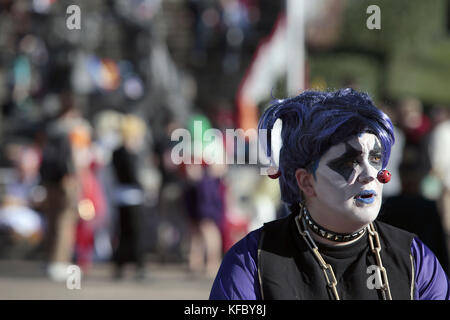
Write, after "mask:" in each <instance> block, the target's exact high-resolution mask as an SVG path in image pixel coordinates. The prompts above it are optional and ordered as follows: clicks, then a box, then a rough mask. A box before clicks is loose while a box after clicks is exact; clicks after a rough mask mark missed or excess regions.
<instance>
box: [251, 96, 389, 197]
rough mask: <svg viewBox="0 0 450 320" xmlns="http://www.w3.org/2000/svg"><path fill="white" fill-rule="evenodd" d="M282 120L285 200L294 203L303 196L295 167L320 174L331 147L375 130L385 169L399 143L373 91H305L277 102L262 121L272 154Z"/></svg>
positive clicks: (283, 195) (283, 192)
mask: <svg viewBox="0 0 450 320" xmlns="http://www.w3.org/2000/svg"><path fill="white" fill-rule="evenodd" d="M277 119H281V120H282V122H283V126H282V130H281V140H282V147H281V150H280V159H279V170H280V172H281V176H280V189H281V198H282V200H283V201H284V202H286V203H287V204H289V205H293V204H297V203H298V202H299V201H301V200H302V198H301V193H300V190H299V188H298V185H297V181H296V178H295V171H296V170H297V169H298V168H305V169H307V170H308V171H309V172H313V173H314V171H315V169H316V167H317V164H318V162H319V160H320V157H321V156H322V155H323V154H324V153H325V152H327V150H328V149H329V148H330V147H331V146H333V145H336V144H339V143H341V142H345V141H347V140H348V139H349V138H350V137H352V136H354V135H356V134H362V133H365V132H369V133H373V134H375V135H376V136H377V137H378V139H379V140H380V142H381V145H382V164H383V169H384V168H385V167H386V165H387V163H388V161H389V156H390V153H391V147H392V145H393V144H394V142H395V138H394V132H393V126H392V122H391V120H390V119H389V117H388V116H387V115H386V114H385V113H384V112H382V111H381V110H379V109H378V108H377V107H375V105H374V104H373V102H372V100H371V99H370V97H369V95H368V94H366V93H362V92H357V91H355V90H353V89H350V88H346V89H339V90H337V91H333V92H321V91H305V92H303V93H302V94H300V95H298V96H296V97H293V98H288V99H284V100H277V101H276V102H275V103H274V104H272V105H271V106H270V107H269V108H268V109H267V110H266V111H265V112H264V113H263V115H262V116H261V119H260V120H259V124H258V129H266V130H267V131H268V134H267V140H268V141H267V150H266V153H267V155H268V156H269V157H270V156H271V153H272V150H271V130H272V127H273V125H274V123H275V121H276V120H277Z"/></svg>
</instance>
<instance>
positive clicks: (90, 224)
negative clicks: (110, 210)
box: [69, 123, 107, 273]
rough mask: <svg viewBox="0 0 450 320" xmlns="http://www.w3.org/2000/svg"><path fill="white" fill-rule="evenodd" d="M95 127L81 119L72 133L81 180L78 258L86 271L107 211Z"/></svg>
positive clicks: (77, 241) (75, 160)
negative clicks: (98, 170) (97, 156)
mask: <svg viewBox="0 0 450 320" xmlns="http://www.w3.org/2000/svg"><path fill="white" fill-rule="evenodd" d="M91 131H92V128H91V127H90V126H88V125H87V124H86V123H80V124H79V125H78V126H76V127H74V128H73V129H72V130H71V131H70V133H69V139H70V142H71V145H72V149H73V154H74V164H75V172H76V175H77V179H78V181H79V184H80V199H79V202H78V208H77V209H78V214H79V216H80V219H79V221H78V223H77V227H76V240H75V262H76V264H77V265H79V266H80V267H81V269H82V270H83V272H84V273H86V272H87V271H88V270H89V268H90V266H91V264H92V260H93V255H94V244H95V236H96V233H97V231H98V230H99V229H100V228H101V227H102V225H103V224H104V221H105V218H106V215H107V212H106V203H105V197H104V194H103V188H102V185H101V184H100V182H99V180H98V178H97V167H96V166H97V164H98V162H97V161H96V159H95V154H94V152H93V149H92V137H91V135H92V133H91Z"/></svg>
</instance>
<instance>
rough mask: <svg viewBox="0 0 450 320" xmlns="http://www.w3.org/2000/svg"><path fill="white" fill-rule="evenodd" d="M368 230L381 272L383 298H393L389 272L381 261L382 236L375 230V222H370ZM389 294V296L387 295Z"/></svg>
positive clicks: (371, 247) (371, 246)
mask: <svg viewBox="0 0 450 320" xmlns="http://www.w3.org/2000/svg"><path fill="white" fill-rule="evenodd" d="M367 230H368V231H369V244H370V249H371V250H372V252H373V253H374V255H375V259H376V261H377V265H378V268H379V270H380V272H381V277H382V278H381V281H382V282H381V290H382V291H381V292H382V294H383V298H384V300H392V295H391V289H390V288H389V281H388V277H387V272H386V269H385V268H384V266H383V262H382V261H381V255H380V252H381V244H380V237H379V236H378V232H377V231H376V230H375V227H374V226H373V224H372V223H371V224H369V227H368V228H367ZM374 239H375V245H374V243H373V242H374V241H373V240H374ZM386 295H387V297H386Z"/></svg>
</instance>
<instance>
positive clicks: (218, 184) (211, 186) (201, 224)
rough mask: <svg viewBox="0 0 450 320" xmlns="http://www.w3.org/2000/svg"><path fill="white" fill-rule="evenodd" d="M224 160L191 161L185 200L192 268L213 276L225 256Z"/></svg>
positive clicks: (187, 174) (191, 269)
mask: <svg viewBox="0 0 450 320" xmlns="http://www.w3.org/2000/svg"><path fill="white" fill-rule="evenodd" d="M224 169H225V166H224V165H221V164H211V165H205V164H188V165H186V166H185V170H186V177H187V185H186V190H185V195H184V196H185V201H186V208H187V213H188V216H189V220H190V239H191V242H190V251H189V269H190V271H191V272H193V274H206V275H207V276H208V277H214V275H215V274H216V272H217V270H218V269H219V266H220V262H221V259H222V234H221V228H222V223H223V219H224V215H225V185H224V183H223V181H222V177H223V175H224V173H225V171H224Z"/></svg>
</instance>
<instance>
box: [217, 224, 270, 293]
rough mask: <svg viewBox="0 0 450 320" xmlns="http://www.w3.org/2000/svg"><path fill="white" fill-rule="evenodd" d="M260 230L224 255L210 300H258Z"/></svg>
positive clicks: (251, 233) (253, 232) (252, 233)
mask: <svg viewBox="0 0 450 320" xmlns="http://www.w3.org/2000/svg"><path fill="white" fill-rule="evenodd" d="M261 230H262V228H259V229H257V230H254V231H252V232H250V233H249V234H248V235H247V236H245V237H244V238H243V239H241V240H240V241H239V242H237V243H236V244H235V245H234V246H233V247H231V249H230V250H228V252H227V253H226V254H225V256H224V258H223V261H222V264H221V266H220V268H219V271H218V273H217V276H216V278H215V280H214V283H213V286H212V289H211V294H210V297H209V298H210V299H211V300H256V299H259V297H260V294H259V282H258V271H257V255H258V243H259V238H260V235H261Z"/></svg>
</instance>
